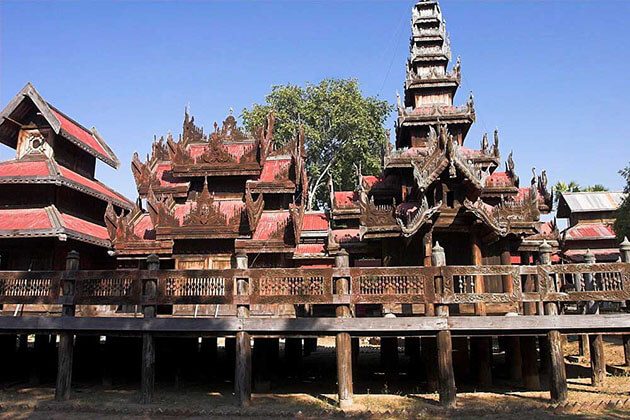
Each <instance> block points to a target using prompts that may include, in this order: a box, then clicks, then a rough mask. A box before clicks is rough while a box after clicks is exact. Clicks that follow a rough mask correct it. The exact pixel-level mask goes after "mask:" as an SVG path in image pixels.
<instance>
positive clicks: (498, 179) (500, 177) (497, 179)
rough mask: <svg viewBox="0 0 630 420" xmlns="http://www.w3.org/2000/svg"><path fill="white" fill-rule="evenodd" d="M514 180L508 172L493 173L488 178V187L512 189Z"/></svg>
mask: <svg viewBox="0 0 630 420" xmlns="http://www.w3.org/2000/svg"><path fill="white" fill-rule="evenodd" d="M512 185H513V184H512V178H510V176H509V175H508V173H507V172H493V173H492V174H491V175H490V176H489V177H487V178H486V187H511V186H512Z"/></svg>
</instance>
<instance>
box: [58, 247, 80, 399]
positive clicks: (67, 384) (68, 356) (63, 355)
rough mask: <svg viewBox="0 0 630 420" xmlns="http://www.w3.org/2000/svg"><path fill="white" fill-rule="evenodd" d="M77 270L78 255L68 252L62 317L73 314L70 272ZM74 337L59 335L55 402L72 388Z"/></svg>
mask: <svg viewBox="0 0 630 420" xmlns="http://www.w3.org/2000/svg"><path fill="white" fill-rule="evenodd" d="M77 270H79V253H78V252H76V251H70V252H69V253H68V256H67V257H66V276H67V278H64V279H63V280H62V286H61V287H62V292H63V301H64V303H63V306H62V309H61V316H62V317H71V316H74V313H75V305H74V295H75V287H76V284H75V279H74V278H73V277H72V275H71V274H72V273H71V272H72V271H77ZM73 340H74V336H73V334H72V333H71V332H67V331H64V332H61V333H60V334H59V349H58V353H57V357H58V359H57V386H56V387H55V400H56V401H65V400H68V399H69V398H70V388H71V386H72V359H73V352H74V345H73Z"/></svg>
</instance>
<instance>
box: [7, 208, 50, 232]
mask: <svg viewBox="0 0 630 420" xmlns="http://www.w3.org/2000/svg"><path fill="white" fill-rule="evenodd" d="M53 227H54V226H53V224H52V222H51V221H50V218H49V217H48V213H47V212H46V209H45V208H40V209H4V210H0V230H34V229H52V228H53Z"/></svg>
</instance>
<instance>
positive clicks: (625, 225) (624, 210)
mask: <svg viewBox="0 0 630 420" xmlns="http://www.w3.org/2000/svg"><path fill="white" fill-rule="evenodd" d="M619 174H620V175H621V176H622V177H623V178H624V179H625V180H626V186H625V187H624V189H623V192H625V193H626V194H627V195H626V198H625V200H623V203H621V206H620V207H619V208H618V209H617V214H616V220H615V225H614V230H615V233H617V238H619V240H622V239H623V238H624V237H630V164H628V166H626V167H625V168H624V169H622V170H620V171H619Z"/></svg>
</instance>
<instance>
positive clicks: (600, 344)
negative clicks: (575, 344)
mask: <svg viewBox="0 0 630 420" xmlns="http://www.w3.org/2000/svg"><path fill="white" fill-rule="evenodd" d="M589 342H590V352H591V384H592V385H593V386H603V385H604V380H605V378H606V359H605V357H604V337H603V336H602V335H601V334H595V335H591V336H590V337H589Z"/></svg>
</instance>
